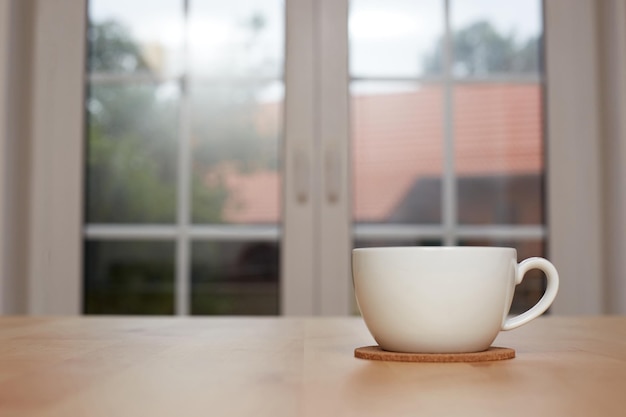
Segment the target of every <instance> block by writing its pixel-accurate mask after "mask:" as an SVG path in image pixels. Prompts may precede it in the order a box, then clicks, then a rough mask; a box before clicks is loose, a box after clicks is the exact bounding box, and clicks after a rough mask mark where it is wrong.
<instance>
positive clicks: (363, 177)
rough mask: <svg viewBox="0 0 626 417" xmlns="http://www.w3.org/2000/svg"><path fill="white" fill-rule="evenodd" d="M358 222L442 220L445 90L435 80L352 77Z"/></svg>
mask: <svg viewBox="0 0 626 417" xmlns="http://www.w3.org/2000/svg"><path fill="white" fill-rule="evenodd" d="M351 94H352V101H351V111H352V152H353V154H352V167H353V189H354V200H353V201H354V204H353V207H354V218H355V220H356V221H357V222H375V223H421V224H433V223H440V222H441V175H442V169H443V120H442V119H443V115H442V112H443V94H442V88H441V87H440V86H438V85H420V84H416V83H404V82H395V83H391V82H388V83H381V82H366V81H363V82H353V83H352V85H351Z"/></svg>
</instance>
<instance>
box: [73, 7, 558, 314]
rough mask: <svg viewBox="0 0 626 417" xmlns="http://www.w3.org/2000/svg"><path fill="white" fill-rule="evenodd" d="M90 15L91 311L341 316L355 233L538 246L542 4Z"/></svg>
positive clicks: (410, 240) (98, 11) (527, 298)
mask: <svg viewBox="0 0 626 417" xmlns="http://www.w3.org/2000/svg"><path fill="white" fill-rule="evenodd" d="M285 7H286V9H285ZM348 7H349V14H348V12H347V11H348ZM290 8H291V9H290ZM296 8H299V9H301V10H299V11H298V10H296V11H294V9H296ZM307 8H310V10H309V11H310V13H308V12H307V13H305V12H304V11H307V10H308V9H307ZM290 10H291V12H290ZM344 10H345V12H346V13H345V16H344V15H343V14H342V13H343V11H344ZM89 18H90V27H89V57H88V58H89V59H88V71H89V93H88V100H87V111H88V126H89V128H88V129H87V136H88V138H87V140H88V148H87V171H86V174H87V175H86V221H87V224H86V242H85V275H84V277H85V285H84V290H85V293H84V295H85V298H84V311H85V312H86V313H93V314H99V313H106V314H115V313H120V314H174V313H177V314H278V313H280V312H281V305H283V306H284V305H292V306H293V305H296V306H297V305H306V306H307V307H306V308H303V309H299V310H298V309H296V310H297V311H298V312H303V313H313V314H315V313H321V314H324V313H328V314H330V313H333V314H336V312H337V311H340V312H341V311H346V312H347V311H348V310H349V307H346V306H349V304H350V299H349V298H350V297H349V296H348V291H347V290H345V291H344V289H345V288H347V287H348V286H349V282H350V278H349V269H348V265H349V255H350V254H349V244H350V242H349V237H348V234H346V246H345V247H344V246H342V244H343V243H342V242H343V234H342V232H341V231H342V230H344V229H345V230H350V227H352V231H353V237H354V245H355V246H357V247H358V246H372V245H505V246H513V247H516V248H517V249H518V252H519V257H520V258H525V257H528V256H532V255H544V246H545V239H546V229H545V221H544V214H543V210H544V206H545V204H544V197H543V183H544V166H543V123H542V120H543V107H542V106H543V100H542V85H543V78H544V77H543V69H542V65H541V54H542V51H541V45H542V42H543V28H542V14H541V2H540V1H538V0H537V1H521V0H520V1H517V2H516V4H515V7H512V6H511V4H509V3H507V5H502V4H500V3H499V2H497V1H487V0H480V1H479V0H473V1H471V2H470V1H452V0H450V1H444V0H423V1H419V2H415V1H409V0H404V1H400V0H395V1H389V2H384V3H382V2H376V1H368V0H352V1H351V2H349V3H348V2H331V1H326V0H307V1H303V2H301V3H298V4H292V3H290V4H287V5H285V4H283V3H282V2H280V1H278V0H257V1H252V2H250V1H243V0H242V1H235V2H228V3H227V4H223V3H222V2H218V1H209V0H188V1H183V0H160V1H158V2H155V1H147V0H146V1H143V2H142V1H134V2H132V3H127V2H123V1H121V0H120V1H109V0H90V1H89ZM289 19H291V21H289ZM294 20H295V22H294ZM348 29H349V30H348ZM331 33H332V34H333V36H330V35H329V34H331ZM342 34H343V35H345V37H346V39H345V41H346V45H345V49H344V47H343V43H342V42H341V39H342V36H343V35H342ZM335 35H336V36H335ZM287 38H289V39H290V43H291V47H292V49H291V55H289V54H287V53H286V52H285V39H287ZM296 44H297V47H296V46H294V45H296ZM348 45H349V48H348ZM348 61H349V70H348V69H347V68H343V67H342V66H341V65H339V64H341V63H342V62H348ZM294 62H295V63H294ZM307 65H308V66H307ZM284 68H287V70H284ZM289 68H291V70H289ZM295 68H297V70H296V69H295ZM289 71H292V72H291V73H290V72H289ZM283 72H286V73H287V75H288V77H287V78H288V79H286V78H285V77H284V74H283ZM289 74H291V77H289ZM346 75H347V76H349V85H348V83H346V84H345V91H344V86H343V84H342V82H345V79H346ZM329 80H330V81H329ZM337 80H339V81H337ZM342 80H343V81H342ZM348 87H349V88H348ZM285 97H287V99H286V100H285ZM348 97H349V99H350V100H351V101H350V105H349V107H350V113H349V112H348V102H347V101H345V100H347V98H348ZM344 101H345V103H344ZM305 102H306V103H308V104H307V105H306V106H305V105H303V103H305ZM283 103H287V105H289V103H291V105H292V106H295V104H294V103H297V106H298V110H297V112H296V111H294V110H293V109H288V108H286V107H285V106H284V105H283ZM309 104H310V106H309ZM307 106H308V107H307ZM331 106H333V107H332V108H331ZM296 119H297V120H296ZM344 119H345V120H344ZM302 120H307V122H306V123H303V122H302ZM344 124H345V125H346V126H348V124H350V126H351V132H350V135H349V136H348V134H347V133H346V135H345V137H344V136H343V130H342V129H343V128H342V127H341V126H343V125H344ZM283 126H286V130H285V132H283ZM294 126H295V127H294ZM337 126H339V128H337ZM333 129H335V130H333ZM346 132H347V128H346ZM348 142H349V144H350V148H351V156H350V155H349V154H348V153H346V154H345V155H344V154H343V153H342V152H341V149H344V148H345V149H348ZM292 151H293V152H292ZM349 159H350V160H351V166H352V175H351V178H352V182H351V183H348V181H347V178H344V177H348V175H347V170H346V171H345V172H346V174H345V175H344V174H343V173H344V171H343V169H344V167H345V166H347V165H348V164H349ZM342 181H345V183H346V184H347V185H346V186H347V187H349V188H350V192H349V193H347V195H344V193H342V192H341V190H342V188H341V187H342V186H343V185H342V184H343V182H342ZM290 184H291V185H293V188H294V190H295V198H290V196H289V195H288V194H289V193H291V192H292V191H293V190H290V189H289V188H290ZM348 199H351V201H352V220H353V223H352V224H351V222H350V221H349V220H348V219H350V214H349V213H348V210H349V207H350V204H349V203H348V201H349V200H348ZM338 201H339V204H338ZM298 210H305V211H306V215H305V216H302V217H298V215H295V216H294V215H293V213H299V212H298ZM303 213H304V212H303ZM290 216H291V217H290ZM286 218H291V219H292V220H293V219H295V221H285V219H286ZM285 236H291V240H290V242H291V243H290V244H286V243H285V242H286V241H287V240H285V239H283V237H285ZM294 239H295V240H294ZM336 241H339V243H340V244H339V246H337V247H334V246H329V245H331V244H334V243H336ZM294 242H296V244H294ZM298 242H305V243H306V244H303V245H300V246H299V245H298V244H297V243H298ZM294 248H295V249H294ZM344 249H345V250H344ZM294 251H295V252H294ZM281 253H282V254H283V255H285V253H288V255H286V256H283V257H282V258H281ZM294 254H295V255H294ZM285 258H288V259H285ZM301 259H306V260H307V261H306V262H302V261H301ZM289 262H291V263H292V264H295V265H292V266H286V265H287V264H288V263H289ZM285 271H289V272H288V273H287V272H285ZM301 274H302V276H304V275H306V276H307V278H306V280H303V279H302V278H301V276H300V277H299V275H301ZM540 278H541V276H540V275H537V276H535V277H534V279H533V278H531V277H528V278H526V279H525V281H524V284H523V288H520V289H519V290H518V292H517V295H516V299H515V301H514V307H513V308H514V310H522V309H525V308H526V307H528V306H530V305H532V304H534V302H535V300H536V299H537V298H538V297H539V296H540V295H541V292H542V285H543V284H542V280H541V279H540ZM285 283H287V287H290V288H292V289H293V288H295V287H297V288H300V289H299V290H296V291H293V290H290V291H283V289H284V288H286V287H285ZM344 294H345V297H344ZM332 297H335V298H336V299H333V300H332V302H329V301H328V300H330V299H331V298H332ZM285 300H287V302H286V303H285ZM333 303H334V305H331V304H333ZM296 310H293V311H296ZM289 311H291V310H290V309H289V308H288V309H285V310H284V311H282V312H289Z"/></svg>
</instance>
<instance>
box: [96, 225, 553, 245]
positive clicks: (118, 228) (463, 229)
mask: <svg viewBox="0 0 626 417" xmlns="http://www.w3.org/2000/svg"><path fill="white" fill-rule="evenodd" d="M187 231H188V238H189V239H190V240H204V239H207V240H218V241H241V240H247V241H257V242H277V241H278V240H279V239H280V236H281V233H282V232H281V228H280V227H279V226H273V225H272V226H271V225H267V226H266V225H252V226H250V225H189V226H188V228H187ZM178 235H179V227H178V226H177V225H110V224H92V225H88V226H87V227H86V229H85V237H86V238H87V239H98V240H131V239H132V240H148V239H151V240H175V239H176V238H177V237H178ZM443 236H444V228H443V227H442V226H440V225H410V224H363V223H360V224H355V225H354V237H355V238H356V239H369V238H373V239H394V238H395V239H399V238H421V237H424V238H437V239H439V238H443ZM455 236H456V237H460V238H493V239H509V238H510V239H515V240H520V239H542V238H545V237H546V236H547V229H546V227H545V226H544V225H475V226H474V225H459V226H458V227H457V229H456V233H455Z"/></svg>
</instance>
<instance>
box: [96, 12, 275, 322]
mask: <svg viewBox="0 0 626 417" xmlns="http://www.w3.org/2000/svg"><path fill="white" fill-rule="evenodd" d="M283 13H284V12H283V5H282V3H281V2H280V1H277V0H258V1H252V2H251V1H235V2H228V3H223V2H218V1H202V0H191V1H183V0H159V1H153V0H144V1H132V2H127V1H123V0H119V1H110V0H91V1H90V2H89V30H88V32H89V33H88V36H89V55H88V72H89V88H88V99H87V112H88V122H87V123H88V129H87V143H88V146H87V171H86V178H87V180H86V216H85V217H86V222H87V225H86V243H85V285H84V311H85V313H88V314H173V313H178V314H277V313H278V309H279V300H278V295H279V294H278V291H279V290H278V285H279V283H278V275H279V271H278V269H279V267H278V264H279V252H280V243H279V227H278V224H279V221H280V216H281V214H280V198H281V197H280V195H281V186H280V184H281V176H280V173H279V162H280V161H279V155H280V153H279V143H280V137H281V129H282V121H281V120H282V101H283V90H284V86H283V74H282V72H283V70H282V68H283V55H284V51H283V43H284V33H283V32H284V21H283V20H284V19H283Z"/></svg>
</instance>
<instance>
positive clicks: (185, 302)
mask: <svg viewBox="0 0 626 417" xmlns="http://www.w3.org/2000/svg"><path fill="white" fill-rule="evenodd" d="M183 4H184V6H183V7H184V20H185V22H184V25H185V37H184V41H183V60H184V63H183V75H182V77H181V79H180V83H181V98H180V108H179V125H178V167H177V170H178V184H177V186H178V188H177V193H176V198H177V204H176V207H177V215H176V216H177V217H176V223H177V225H178V231H179V232H178V234H177V236H176V276H175V297H176V300H175V311H176V315H179V316H181V315H183V316H184V315H188V314H189V298H190V297H189V296H190V290H189V282H190V280H191V277H190V271H191V268H190V265H189V264H190V259H191V253H190V252H191V243H190V240H189V224H190V219H191V148H190V147H191V126H190V123H191V117H190V111H191V108H190V100H189V82H188V81H189V75H188V51H189V45H188V43H189V38H188V31H187V30H186V28H187V23H188V13H189V5H188V1H187V0H185V1H184V3H183Z"/></svg>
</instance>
